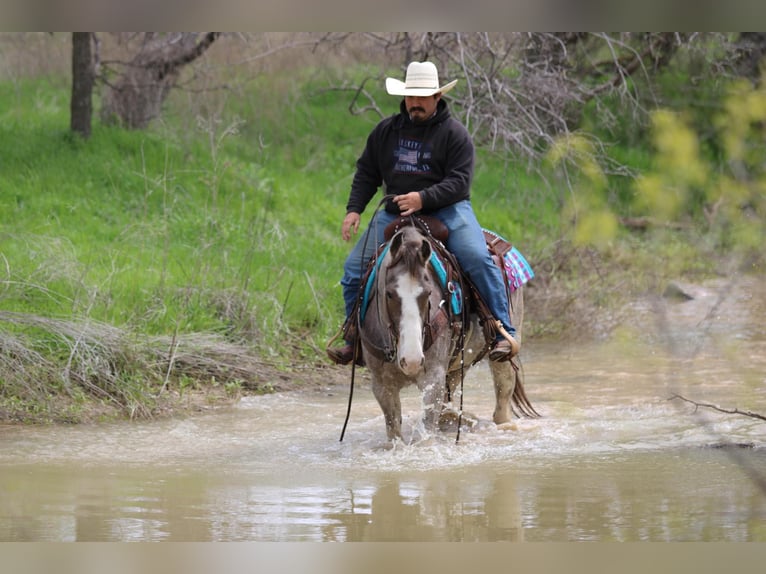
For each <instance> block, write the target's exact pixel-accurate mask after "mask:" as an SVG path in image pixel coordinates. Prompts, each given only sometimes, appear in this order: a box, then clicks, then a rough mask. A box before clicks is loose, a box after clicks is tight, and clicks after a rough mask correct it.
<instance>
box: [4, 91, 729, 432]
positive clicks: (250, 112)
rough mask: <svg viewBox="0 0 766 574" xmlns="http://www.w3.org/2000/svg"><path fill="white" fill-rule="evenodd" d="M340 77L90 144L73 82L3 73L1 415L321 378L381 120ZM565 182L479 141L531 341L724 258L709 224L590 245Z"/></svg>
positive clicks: (171, 115) (110, 133) (482, 191)
mask: <svg viewBox="0 0 766 574" xmlns="http://www.w3.org/2000/svg"><path fill="white" fill-rule="evenodd" d="M326 88H327V86H324V85H322V84H321V83H320V82H313V83H312V82H311V81H307V82H305V83H289V82H284V83H281V82H280V81H279V79H278V78H276V79H274V78H272V79H270V80H269V82H265V81H264V82H252V83H251V84H250V85H249V87H248V92H247V93H245V94H242V96H241V97H239V98H238V99H237V100H236V102H233V103H230V104H229V105H228V106H227V107H226V113H225V114H219V113H216V112H210V111H209V110H210V109H217V108H216V106H213V105H210V106H209V107H207V108H206V106H204V105H200V104H199V102H197V103H195V106H193V107H192V106H189V105H186V104H184V102H183V99H182V98H179V99H178V100H176V101H171V103H170V106H169V109H168V111H167V113H166V115H165V116H164V118H163V121H162V122H158V123H157V124H155V125H154V126H153V127H152V129H150V130H148V131H144V132H129V131H125V130H122V129H120V128H117V127H110V126H105V125H101V124H100V123H98V122H96V123H95V125H94V130H93V135H92V137H91V138H90V140H88V141H80V140H79V139H77V138H73V137H72V136H71V135H70V134H69V132H68V121H69V118H68V105H69V101H68V85H67V82H66V81H65V80H64V79H59V80H56V79H39V80H19V81H16V82H13V83H11V82H5V83H2V84H0V110H3V111H2V112H0V162H2V163H1V165H2V170H1V171H2V173H3V177H2V178H1V179H0V213H1V214H2V215H1V216H0V217H1V218H2V219H1V221H2V228H1V229H0V273H1V276H0V384H2V390H1V391H0V419H11V420H34V421H45V420H56V421H62V420H70V421H79V420H83V419H87V418H93V417H94V414H93V413H96V415H95V416H96V417H107V416H114V414H115V413H118V414H119V415H128V416H152V415H153V414H156V413H159V412H165V411H167V410H168V409H173V408H175V407H174V405H178V404H179V401H182V400H183V397H184V393H185V392H186V393H187V395H188V393H189V392H191V391H193V390H195V389H200V388H206V389H214V390H215V391H216V394H215V396H217V397H218V398H223V399H226V398H227V397H234V396H237V395H238V394H239V393H241V392H268V391H270V390H272V389H273V388H275V386H277V387H278V386H279V381H287V380H291V381H293V382H291V383H290V384H294V381H295V380H297V381H301V380H305V379H307V378H309V377H310V376H317V372H318V373H319V375H318V376H319V377H321V376H322V372H323V369H327V368H328V367H327V366H326V361H325V359H324V356H323V348H324V343H325V341H326V340H327V339H328V338H329V337H330V336H331V335H332V334H333V332H334V331H335V330H336V329H337V328H338V326H339V324H340V322H341V321H342V318H343V317H342V298H341V291H340V286H339V284H338V280H339V277H340V272H341V265H342V262H343V260H344V258H345V255H346V254H347V252H348V249H349V245H347V244H345V243H343V242H342V241H341V239H340V234H339V227H340V222H341V220H342V217H343V214H344V211H345V203H346V199H347V194H348V189H349V186H350V182H351V178H352V175H353V168H354V162H355V160H356V157H357V155H358V153H359V152H360V150H361V146H362V145H363V142H364V139H365V138H366V136H367V133H368V132H369V129H370V128H371V127H372V126H373V125H374V123H375V122H376V121H377V119H378V117H377V116H375V115H374V114H369V115H363V116H351V115H350V114H349V112H348V98H349V96H348V94H347V93H344V92H338V91H333V90H328V89H326ZM380 96H381V98H380V101H381V102H386V103H387V105H389V108H388V109H386V110H384V112H385V113H393V112H394V111H395V107H396V105H397V102H396V101H394V100H392V99H390V98H387V97H385V96H383V95H382V94H381V95H380ZM623 151H624V153H626V154H627V153H628V152H627V151H626V150H623ZM566 194H567V191H566V190H563V189H562V188H561V187H559V186H558V185H557V184H556V183H555V180H554V179H553V178H552V172H547V173H546V172H545V171H544V170H541V171H530V170H528V169H527V167H526V166H522V165H519V164H516V163H514V161H513V160H512V158H509V157H504V156H501V155H497V154H493V153H492V152H490V151H489V150H485V149H480V150H479V151H478V163H477V171H476V177H475V185H474V189H473V203H474V207H475V209H476V211H477V214H478V216H479V219H480V221H481V222H482V223H483V224H484V225H485V226H486V227H488V228H491V229H494V230H495V231H497V232H499V233H501V234H502V235H504V236H506V237H508V238H510V239H512V240H513V241H514V243H515V244H516V245H517V246H518V247H519V248H520V249H521V250H522V252H524V253H525V255H527V257H528V258H529V260H530V261H531V262H532V264H533V266H534V268H535V270H536V272H537V275H538V279H537V280H536V282H535V283H534V284H533V285H531V286H530V289H529V292H528V297H527V301H528V312H527V324H526V326H525V335H526V339H527V340H528V341H529V340H534V339H535V338H539V337H550V336H560V335H565V334H566V333H567V332H569V331H570V330H577V331H579V332H580V333H581V336H582V334H583V330H584V329H583V325H585V326H586V327H585V330H586V331H587V332H586V335H585V336H587V333H590V332H591V331H592V334H593V335H594V336H595V335H598V334H600V333H599V332H598V330H599V329H601V328H602V327H599V328H594V329H591V328H590V327H589V326H588V325H589V322H590V323H593V321H592V319H589V316H590V315H591V314H592V313H594V310H597V309H599V308H619V306H620V304H621V302H624V300H627V299H629V298H630V297H631V296H633V295H635V294H636V293H641V292H646V291H647V290H650V289H660V288H661V287H662V283H663V281H665V280H666V279H667V278H668V277H673V276H677V275H689V274H692V275H698V276H704V275H705V274H708V273H710V272H711V270H712V269H713V266H714V265H713V263H712V262H711V260H710V258H706V257H700V256H699V255H700V252H701V251H704V250H705V247H704V245H701V244H699V243H697V244H696V245H695V244H694V232H693V231H691V232H690V233H689V235H688V237H691V239H692V241H678V239H677V238H674V239H673V240H672V241H668V240H667V237H668V236H665V237H662V236H660V237H655V238H649V237H642V236H637V235H636V234H634V233H631V232H627V233H624V234H621V236H620V237H619V238H618V239H617V240H615V241H614V242H611V243H610V245H609V246H608V247H605V248H603V249H601V250H598V251H596V250H592V249H586V248H575V247H573V245H572V243H571V242H570V241H569V240H568V239H567V229H568V222H567V221H565V220H562V215H561V213H562V211H561V205H562V203H563V202H564V201H566ZM370 211H371V210H370V209H368V212H367V213H366V214H365V216H364V219H363V223H366V222H367V221H368V218H369V215H370ZM667 233H668V234H672V233H675V232H674V231H672V230H670V231H668V232H667ZM688 237H687V238H688ZM611 316H613V317H614V315H611ZM614 321H619V317H617V318H616V319H614ZM614 321H613V322H614ZM610 327H611V325H610V324H608V323H607V324H606V326H605V327H603V328H604V329H605V330H606V331H608V329H609V328H610ZM309 373H313V375H309ZM285 384H287V383H285ZM94 404H96V405H99V407H98V408H96V409H94V408H93V405H94Z"/></svg>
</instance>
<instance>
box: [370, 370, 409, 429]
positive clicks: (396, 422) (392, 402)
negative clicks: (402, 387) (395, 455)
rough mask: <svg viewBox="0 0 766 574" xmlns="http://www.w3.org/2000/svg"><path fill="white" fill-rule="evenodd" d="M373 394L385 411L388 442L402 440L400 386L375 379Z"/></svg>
mask: <svg viewBox="0 0 766 574" xmlns="http://www.w3.org/2000/svg"><path fill="white" fill-rule="evenodd" d="M372 394H373V395H375V398H376V399H377V400H378V404H379V405H380V410H382V411H383V418H384V419H385V421H386V434H387V435H388V440H391V441H393V440H394V439H397V438H399V439H400V438H402V402H401V399H400V397H399V386H398V385H396V384H395V383H391V382H386V381H385V380H380V379H378V378H377V377H373V380H372Z"/></svg>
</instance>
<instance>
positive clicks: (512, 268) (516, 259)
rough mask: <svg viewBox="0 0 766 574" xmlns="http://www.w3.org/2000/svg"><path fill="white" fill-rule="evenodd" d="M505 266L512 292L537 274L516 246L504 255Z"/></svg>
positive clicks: (506, 276) (506, 277)
mask: <svg viewBox="0 0 766 574" xmlns="http://www.w3.org/2000/svg"><path fill="white" fill-rule="evenodd" d="M503 267H504V268H505V279H506V281H507V282H508V287H509V288H510V290H511V293H513V292H514V291H516V289H518V288H519V287H521V286H522V285H524V283H526V282H527V281H529V280H530V279H532V277H534V276H535V272H534V271H532V266H531V265H530V264H529V262H528V261H527V260H526V259H525V258H524V256H523V255H522V254H521V252H520V251H519V250H518V249H516V248H515V247H511V250H510V251H509V252H508V253H506V254H505V255H504V256H503Z"/></svg>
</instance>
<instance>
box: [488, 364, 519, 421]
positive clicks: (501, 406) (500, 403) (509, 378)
mask: <svg viewBox="0 0 766 574" xmlns="http://www.w3.org/2000/svg"><path fill="white" fill-rule="evenodd" d="M489 368H490V371H491V372H492V380H493V382H494V385H495V412H494V413H493V415H492V420H493V421H495V424H498V425H499V424H502V423H507V422H511V420H512V419H513V410H512V409H511V397H512V396H513V391H514V389H515V388H516V371H514V370H513V367H512V366H511V362H510V361H502V362H496V361H490V362H489Z"/></svg>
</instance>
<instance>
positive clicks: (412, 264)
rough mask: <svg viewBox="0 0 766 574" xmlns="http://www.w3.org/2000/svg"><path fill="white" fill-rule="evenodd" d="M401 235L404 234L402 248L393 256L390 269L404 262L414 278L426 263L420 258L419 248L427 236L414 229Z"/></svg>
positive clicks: (402, 232)
mask: <svg viewBox="0 0 766 574" xmlns="http://www.w3.org/2000/svg"><path fill="white" fill-rule="evenodd" d="M400 233H401V234H402V244H401V247H400V248H399V249H398V250H397V253H396V255H395V256H394V255H392V256H391V261H390V262H389V264H388V267H389V268H391V267H393V266H395V265H398V264H399V262H400V261H403V262H404V267H405V269H406V270H407V272H408V273H409V274H410V275H412V276H413V277H414V276H416V275H417V273H418V271H419V270H420V269H422V268H423V263H424V262H423V260H422V258H421V257H420V253H419V248H420V245H421V243H420V241H421V240H423V239H425V236H424V235H423V234H422V233H421V232H420V231H418V230H417V229H415V228H413V227H409V228H405V229H403V230H402V231H401V232H400Z"/></svg>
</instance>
